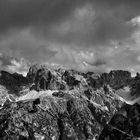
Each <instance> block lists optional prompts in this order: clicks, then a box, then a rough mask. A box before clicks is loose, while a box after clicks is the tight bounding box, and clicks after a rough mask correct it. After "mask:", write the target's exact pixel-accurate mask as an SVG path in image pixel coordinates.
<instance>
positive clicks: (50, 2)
mask: <svg viewBox="0 0 140 140" xmlns="http://www.w3.org/2000/svg"><path fill="white" fill-rule="evenodd" d="M86 3H87V4H88V3H90V4H91V5H93V7H94V8H95V9H96V10H97V11H98V13H100V14H101V13H102V14H103V15H104V16H106V14H108V13H106V12H107V11H109V12H112V13H113V14H115V16H118V17H119V18H120V17H123V18H124V17H125V18H128V17H129V18H132V17H134V16H136V15H137V14H139V13H140V8H139V6H140V1H139V0H127V1H126V0H117V1H114V0H1V1H0V21H1V22H0V30H1V31H2V30H6V29H9V28H18V27H21V28H22V27H26V26H34V25H40V24H43V25H45V26H49V24H52V23H55V22H58V21H61V20H63V19H65V18H66V17H67V16H68V15H69V14H70V13H71V12H72V11H73V10H74V9H75V8H77V7H80V6H81V5H83V4H86ZM104 11H106V12H104ZM107 20H108V19H107Z"/></svg>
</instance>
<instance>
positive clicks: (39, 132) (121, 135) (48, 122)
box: [0, 65, 140, 140]
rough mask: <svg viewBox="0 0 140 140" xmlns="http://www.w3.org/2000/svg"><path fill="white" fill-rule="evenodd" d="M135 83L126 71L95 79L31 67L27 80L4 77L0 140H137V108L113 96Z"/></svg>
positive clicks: (92, 75)
mask: <svg viewBox="0 0 140 140" xmlns="http://www.w3.org/2000/svg"><path fill="white" fill-rule="evenodd" d="M137 79H139V78H138V77H135V78H131V74H130V73H129V72H126V71H111V72H110V73H108V74H107V73H104V74H101V75H98V74H95V73H93V72H87V73H82V72H78V71H75V70H69V69H62V68H58V69H53V68H48V67H46V66H42V65H34V66H32V67H31V68H30V69H29V72H28V74H27V77H23V76H21V75H18V74H9V73H6V72H4V74H3V76H1V78H0V81H3V82H2V83H1V86H0V97H1V99H0V105H1V106H0V139H2V140H5V139H6V140H12V139H14V140H128V139H130V140H132V139H134V140H136V139H138V137H140V135H139V134H140V132H139V131H140V129H139V123H140V122H139V120H140V107H139V105H138V104H134V105H128V104H126V103H125V102H124V100H121V99H120V98H119V96H118V94H117V92H116V91H118V90H119V91H122V90H121V89H122V88H124V87H126V86H129V87H130V89H132V88H134V87H132V86H131V85H132V84H134V83H135V82H136V80H137ZM12 85H17V87H18V90H16V86H12ZM10 87H12V88H10ZM15 91H16V92H15ZM120 94H121V93H120Z"/></svg>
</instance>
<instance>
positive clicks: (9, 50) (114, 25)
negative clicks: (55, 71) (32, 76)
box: [0, 0, 140, 74]
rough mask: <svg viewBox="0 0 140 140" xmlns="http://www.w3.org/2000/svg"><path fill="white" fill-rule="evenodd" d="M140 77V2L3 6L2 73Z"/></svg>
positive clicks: (82, 0) (44, 1)
mask: <svg viewBox="0 0 140 140" xmlns="http://www.w3.org/2000/svg"><path fill="white" fill-rule="evenodd" d="M34 63H44V64H48V65H55V64H58V65H62V66H65V67H70V68H73V69H77V70H81V71H95V72H108V71H110V70H112V69H123V70H129V71H131V72H132V73H133V74H134V73H135V72H137V71H138V72H140V0H0V65H1V66H0V67H1V69H4V70H8V71H11V72H14V71H17V72H21V73H24V74H25V73H26V71H27V69H28V66H29V65H30V64H34Z"/></svg>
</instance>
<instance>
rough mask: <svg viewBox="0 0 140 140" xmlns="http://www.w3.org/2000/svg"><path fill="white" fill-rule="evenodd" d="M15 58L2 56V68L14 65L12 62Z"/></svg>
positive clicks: (0, 58)
mask: <svg viewBox="0 0 140 140" xmlns="http://www.w3.org/2000/svg"><path fill="white" fill-rule="evenodd" d="M12 59H13V58H12V57H9V56H7V55H4V54H1V55H0V62H1V66H9V65H12V63H11V60H12Z"/></svg>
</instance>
